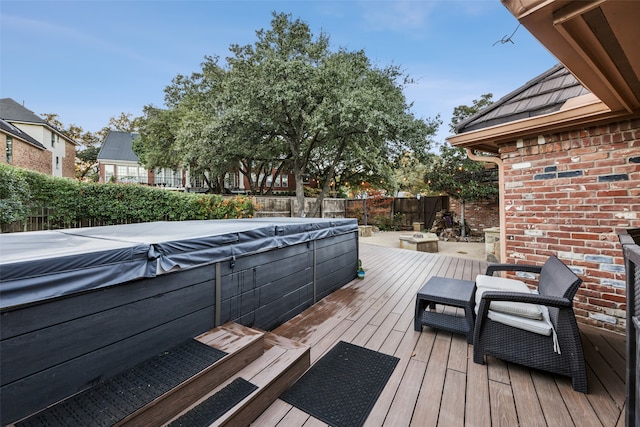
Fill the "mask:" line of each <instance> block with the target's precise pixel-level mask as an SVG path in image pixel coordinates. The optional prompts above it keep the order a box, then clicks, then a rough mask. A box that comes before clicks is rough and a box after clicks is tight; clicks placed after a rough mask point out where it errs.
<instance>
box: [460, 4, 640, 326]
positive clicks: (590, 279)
mask: <svg viewBox="0 0 640 427" xmlns="http://www.w3.org/2000/svg"><path fill="white" fill-rule="evenodd" d="M502 1H503V3H504V4H505V6H506V7H507V8H508V9H509V10H510V11H511V13H512V14H513V15H514V16H516V17H517V18H518V20H519V21H520V23H521V24H522V25H523V26H524V27H526V28H527V29H528V30H529V31H530V32H531V33H532V34H533V35H534V36H535V37H537V38H538V39H539V40H540V41H541V42H542V43H543V44H544V45H545V47H547V49H549V50H550V51H551V53H552V54H554V55H555V56H556V57H557V58H558V59H559V60H560V62H561V64H562V65H558V66H556V67H554V68H552V69H551V70H549V71H548V72H546V73H544V74H542V75H540V76H538V77H537V78H535V79H533V80H531V81H530V82H528V83H526V84H525V85H524V86H522V87H521V88H519V89H517V90H515V91H514V92H512V93H510V94H508V95H507V96H505V97H503V98H502V99H500V100H499V101H497V102H496V103H494V104H493V105H491V106H489V107H488V108H486V109H484V110H482V111H480V112H478V113H477V114H475V115H474V116H472V117H469V118H468V119H467V120H465V121H463V122H462V123H460V124H459V125H458V127H457V131H458V134H457V135H455V136H452V137H449V138H448V140H449V142H450V143H451V144H452V145H454V146H457V147H464V148H467V152H468V154H469V156H470V157H471V158H474V159H478V160H484V161H490V162H492V163H495V164H497V165H498V167H499V171H500V200H501V211H500V223H501V227H500V233H501V236H500V246H501V248H500V249H501V250H500V253H501V261H502V262H509V263H533V264H541V263H542V262H543V261H544V260H545V259H546V258H548V257H549V256H550V255H552V254H554V255H557V256H558V257H559V258H560V259H561V260H562V261H563V262H565V263H566V264H567V265H569V266H570V267H571V268H572V269H573V270H574V271H575V272H576V273H578V274H579V275H580V277H581V278H582V280H583V285H582V287H581V288H580V290H579V292H578V295H577V296H576V299H575V311H576V315H577V316H578V320H579V321H580V322H582V323H585V324H589V325H593V326H596V327H601V328H605V329H610V330H614V331H616V332H620V333H624V331H625V326H626V313H625V308H626V299H625V294H626V288H625V266H624V260H623V254H622V250H621V245H620V244H619V241H618V233H621V232H624V231H625V230H626V229H629V228H637V227H640V54H639V52H640V51H639V50H638V45H637V44H638V40H640V30H638V28H640V27H638V25H637V19H638V17H640V2H616V1H612V0H604V1H595V2H581V1H559V0H549V1H545V2H541V1H540V0H502ZM475 151H482V152H485V153H491V154H493V155H494V156H493V157H491V158H489V159H487V157H486V156H482V157H476V156H475V154H474V152H475Z"/></svg>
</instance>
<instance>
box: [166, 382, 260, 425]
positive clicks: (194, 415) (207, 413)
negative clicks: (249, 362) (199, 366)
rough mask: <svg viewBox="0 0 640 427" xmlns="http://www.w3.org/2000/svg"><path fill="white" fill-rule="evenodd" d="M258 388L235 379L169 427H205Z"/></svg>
mask: <svg viewBox="0 0 640 427" xmlns="http://www.w3.org/2000/svg"><path fill="white" fill-rule="evenodd" d="M257 389H258V387H257V386H255V385H254V384H251V383H250V382H249V381H247V380H245V379H243V378H236V379H235V380H233V381H232V382H231V383H229V384H227V385H226V386H225V387H224V388H223V389H222V390H220V391H219V392H217V393H216V394H214V395H213V396H211V397H209V398H208V399H207V400H205V401H204V402H202V403H201V404H199V405H198V406H196V407H195V408H193V409H192V410H190V411H189V412H187V413H186V414H184V415H182V416H181V417H179V418H177V419H176V420H175V421H173V422H172V423H171V424H169V427H182V426H186V427H207V426H210V425H211V424H213V422H214V421H216V420H217V419H218V418H220V417H221V416H222V415H224V414H225V412H227V411H228V410H229V409H231V408H233V407H234V406H236V405H237V404H238V403H240V401H241V400H243V399H244V398H245V397H247V396H249V395H250V394H251V393H253V392H254V391H255V390H257Z"/></svg>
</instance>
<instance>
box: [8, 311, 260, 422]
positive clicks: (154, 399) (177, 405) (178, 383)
mask: <svg viewBox="0 0 640 427" xmlns="http://www.w3.org/2000/svg"><path fill="white" fill-rule="evenodd" d="M264 347H265V344H264V333H263V332H260V331H256V330H254V329H251V328H247V327H244V326H241V325H237V324H233V323H230V324H225V325H223V326H221V327H218V328H215V329H212V330H211V331H209V332H207V333H205V334H203V335H201V336H199V337H197V339H195V340H193V339H192V340H189V341H186V342H185V343H183V344H180V345H178V346H175V347H173V348H171V349H167V350H166V351H163V352H162V353H160V354H158V355H157V356H155V357H153V358H151V359H149V360H147V361H145V362H143V363H141V364H139V365H137V366H136V367H134V368H132V369H129V370H127V371H125V372H123V373H121V374H119V375H116V376H115V377H113V378H110V379H108V380H106V381H104V382H101V383H98V384H96V385H95V386H93V387H91V388H89V389H87V390H84V391H82V392H80V393H78V394H75V395H73V396H71V397H69V398H67V399H65V400H62V401H60V402H58V403H57V404H55V405H52V406H50V407H48V408H46V409H43V410H42V411H40V412H38V413H36V414H33V415H30V416H28V417H26V418H24V419H22V420H20V421H18V422H16V423H15V424H14V425H15V426H18V427H22V426H25V427H26V426H31V425H43V424H46V425H78V426H82V425H108V426H120V425H128V426H138V425H140V426H142V425H144V426H147V425H158V424H162V423H164V422H166V421H168V420H169V419H171V418H173V417H174V416H175V415H176V414H178V413H180V412H181V411H182V410H183V409H184V408H187V407H189V406H190V405H192V404H193V402H196V401H198V400H199V399H200V397H201V396H202V395H204V394H206V393H208V392H209V391H210V390H212V389H214V388H216V387H217V386H218V385H220V384H222V383H223V382H225V381H226V380H227V379H229V378H230V377H231V376H233V375H234V374H235V373H236V372H237V371H239V370H240V369H242V368H243V367H245V366H246V365H247V364H250V363H251V362H253V361H254V360H256V359H257V358H259V357H260V356H261V355H262V354H263V353H264Z"/></svg>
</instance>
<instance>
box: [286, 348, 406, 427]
mask: <svg viewBox="0 0 640 427" xmlns="http://www.w3.org/2000/svg"><path fill="white" fill-rule="evenodd" d="M398 361H399V359H398V358H397V357H393V356H389V355H386V354H383V353H379V352H377V351H373V350H369V349H367V348H364V347H359V346H357V345H353V344H349V343H346V342H344V341H340V342H339V343H338V344H336V345H335V347H333V348H332V349H331V350H329V352H328V353H327V354H325V355H324V356H323V357H322V358H321V359H320V360H318V361H317V362H316V363H315V364H314V365H313V366H312V367H311V369H309V370H308V371H307V372H306V373H305V374H304V375H303V376H302V377H301V378H300V379H299V380H298V381H297V382H296V383H295V384H293V386H291V388H289V389H288V390H287V391H285V392H284V394H282V396H280V398H281V399H282V400H284V401H285V402H287V403H289V404H291V405H293V406H295V407H296V408H298V409H301V410H302V411H304V412H306V413H308V414H310V415H313V416H314V417H316V418H318V419H319V420H322V421H324V422H325V423H327V424H329V425H331V426H334V427H347V426H348V427H356V426H361V425H363V424H364V422H365V420H366V419H367V417H368V416H369V413H370V412H371V410H372V409H373V405H375V403H376V400H378V397H379V396H380V393H382V389H383V388H384V386H385V385H386V384H387V381H388V380H389V377H390V376H391V374H392V373H393V370H394V369H395V367H396V365H397V364H398Z"/></svg>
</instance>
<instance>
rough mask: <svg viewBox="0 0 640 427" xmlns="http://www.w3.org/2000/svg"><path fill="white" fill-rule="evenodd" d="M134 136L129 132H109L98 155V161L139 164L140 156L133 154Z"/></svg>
mask: <svg viewBox="0 0 640 427" xmlns="http://www.w3.org/2000/svg"><path fill="white" fill-rule="evenodd" d="M133 136H134V134H131V133H129V132H121V131H115V130H112V131H109V134H108V135H107V137H106V138H105V140H104V142H103V143H102V147H101V148H100V153H98V160H99V161H105V160H121V161H128V162H138V156H137V155H136V153H134V152H133Z"/></svg>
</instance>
